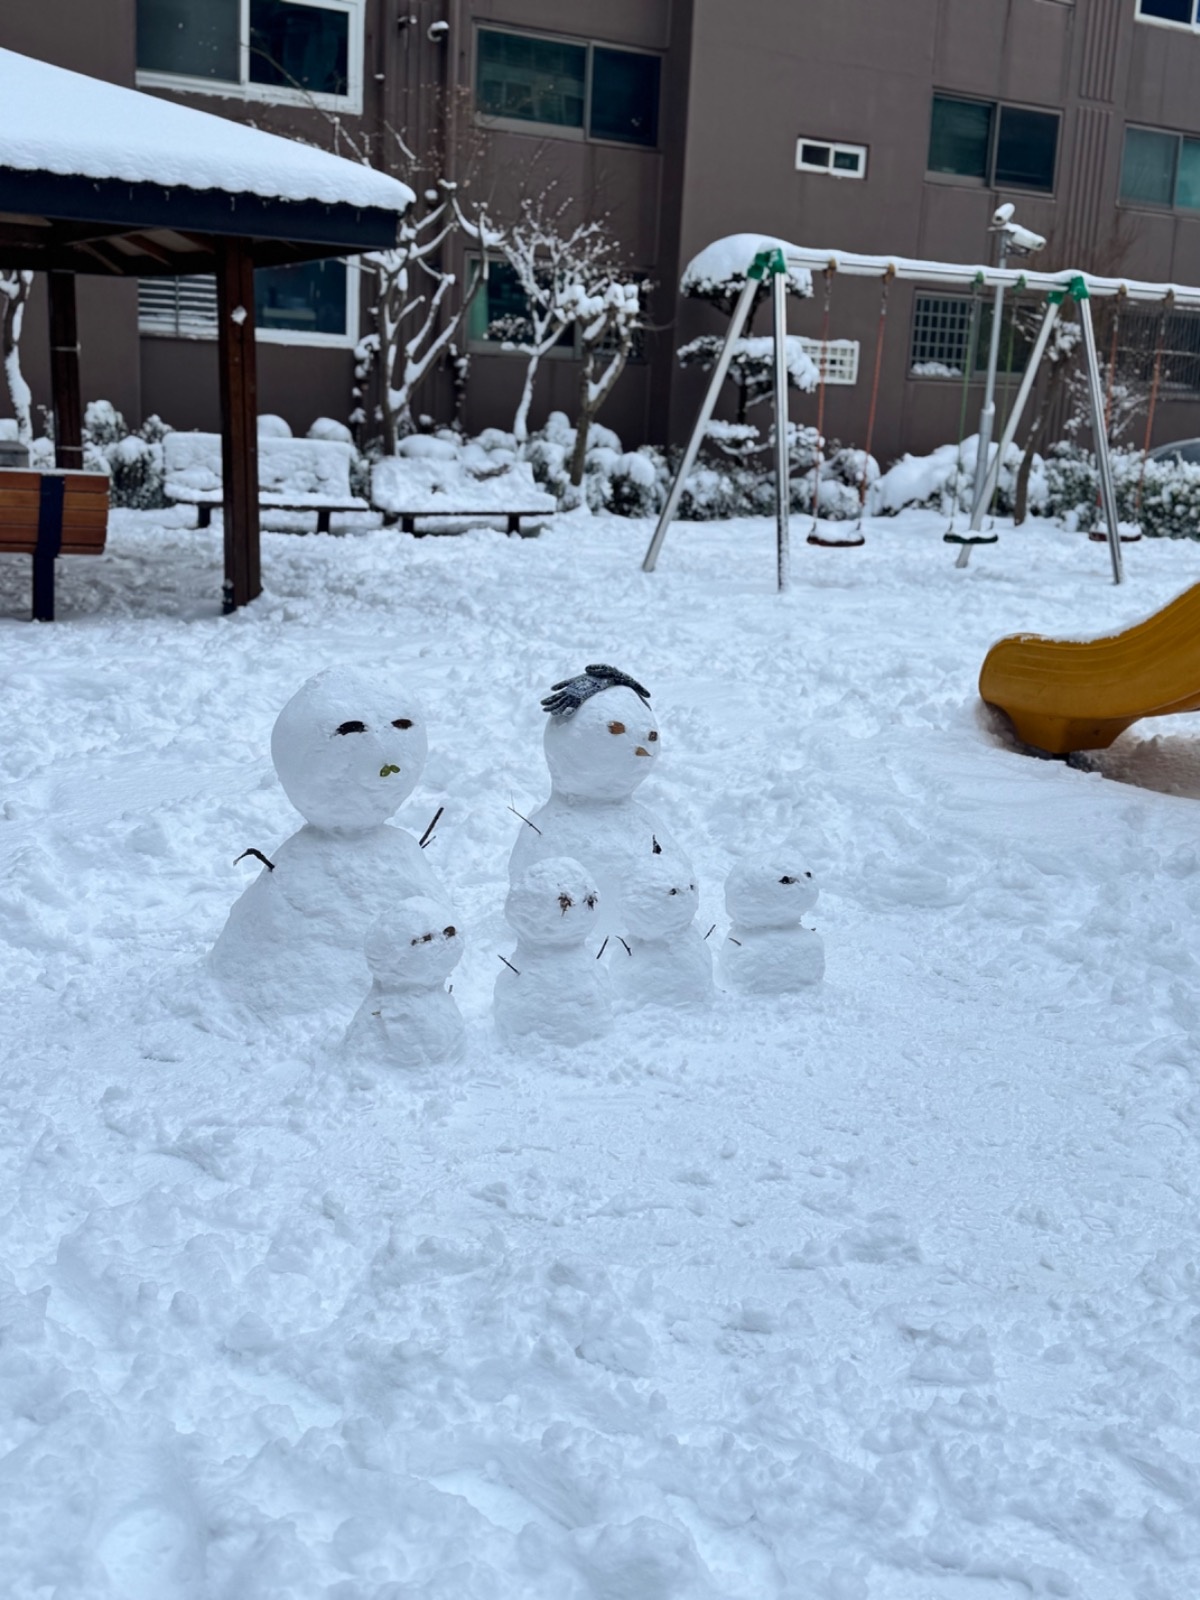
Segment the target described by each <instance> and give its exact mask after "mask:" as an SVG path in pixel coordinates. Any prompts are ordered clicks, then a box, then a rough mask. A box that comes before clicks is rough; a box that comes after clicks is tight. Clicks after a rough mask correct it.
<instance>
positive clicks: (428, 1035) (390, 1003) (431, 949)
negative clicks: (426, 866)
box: [346, 895, 463, 1070]
mask: <svg viewBox="0 0 1200 1600" xmlns="http://www.w3.org/2000/svg"><path fill="white" fill-rule="evenodd" d="M452 917H453V913H452V912H451V911H450V909H449V907H448V906H446V905H445V904H444V903H442V902H440V901H437V900H430V899H428V898H427V897H426V896H424V895H412V896H410V898H409V899H407V900H401V902H400V904H399V905H398V906H396V907H394V908H393V909H392V910H390V911H387V912H386V913H385V914H384V915H383V916H381V917H377V918H376V919H375V921H374V922H373V923H372V924H371V926H370V927H369V928H368V929H367V937H366V941H365V944H364V950H365V952H366V958H367V965H368V966H369V967H370V969H371V976H372V979H373V980H374V981H373V982H372V984H371V992H370V993H369V994H368V995H367V997H366V999H365V1000H364V1001H363V1003H362V1005H361V1006H359V1008H358V1012H357V1014H356V1016H355V1018H354V1021H353V1022H352V1023H351V1024H350V1027H349V1029H348V1030H347V1033H346V1049H347V1051H348V1053H350V1054H352V1055H355V1056H361V1057H368V1058H370V1059H372V1060H374V1061H378V1062H381V1063H386V1064H387V1065H389V1066H395V1067H407V1068H409V1069H410V1070H413V1069H416V1068H420V1067H428V1066H433V1065H436V1064H437V1063H439V1062H444V1061H453V1060H455V1059H456V1058H457V1057H458V1056H459V1055H460V1054H461V1052H462V1042H463V1020H462V1014H461V1013H460V1011H459V1009H458V1004H457V1002H456V1001H455V999H454V996H453V995H452V994H449V993H448V992H447V990H446V979H447V978H448V977H449V976H450V974H451V973H452V972H453V971H454V968H455V967H456V966H457V965H458V963H459V960H460V959H461V957H462V951H463V940H462V935H461V934H460V933H459V931H458V929H457V928H456V927H455V925H454V922H453V920H452Z"/></svg>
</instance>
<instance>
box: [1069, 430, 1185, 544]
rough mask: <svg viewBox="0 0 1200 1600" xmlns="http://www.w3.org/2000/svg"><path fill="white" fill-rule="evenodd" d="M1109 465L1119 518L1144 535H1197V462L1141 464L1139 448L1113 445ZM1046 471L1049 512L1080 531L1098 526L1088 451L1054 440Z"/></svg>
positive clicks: (1095, 476) (1096, 487) (1095, 478)
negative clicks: (1114, 446)
mask: <svg viewBox="0 0 1200 1600" xmlns="http://www.w3.org/2000/svg"><path fill="white" fill-rule="evenodd" d="M1112 469H1113V485H1114V487H1115V489H1116V491H1117V519H1118V521H1119V522H1121V523H1123V524H1129V525H1131V526H1137V527H1140V529H1141V531H1142V532H1143V533H1144V534H1145V535H1146V536H1147V538H1150V539H1200V466H1198V465H1196V464H1195V463H1192V462H1178V461H1147V462H1146V464H1145V468H1144V469H1143V466H1142V453H1141V451H1140V450H1114V451H1113V453H1112ZM1047 476H1048V478H1049V483H1050V507H1049V509H1050V513H1051V515H1053V516H1056V517H1058V518H1059V520H1060V521H1061V522H1063V523H1064V524H1065V525H1066V526H1067V527H1070V528H1078V529H1079V530H1080V531H1081V532H1085V533H1090V532H1091V531H1092V530H1093V529H1097V528H1102V527H1103V525H1104V519H1103V515H1102V513H1101V507H1100V476H1099V472H1098V471H1097V468H1096V460H1095V457H1094V456H1093V454H1092V452H1091V451H1090V450H1083V449H1081V448H1080V447H1079V446H1078V445H1076V444H1060V445H1056V446H1055V447H1054V449H1053V450H1052V451H1051V459H1050V465H1049V468H1048V473H1047Z"/></svg>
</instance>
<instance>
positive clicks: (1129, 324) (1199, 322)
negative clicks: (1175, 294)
mask: <svg viewBox="0 0 1200 1600" xmlns="http://www.w3.org/2000/svg"><path fill="white" fill-rule="evenodd" d="M1160 335H1161V337H1162V349H1163V354H1162V373H1161V379H1160V381H1161V384H1162V398H1163V399H1164V400H1169V399H1176V400H1192V399H1195V397H1196V396H1197V395H1200V311H1172V312H1169V313H1168V315H1167V319H1166V322H1165V324H1164V322H1163V316H1162V312H1161V311H1159V310H1153V309H1150V308H1142V307H1132V306H1131V307H1126V309H1125V310H1123V311H1122V312H1121V321H1120V329H1119V334H1118V338H1119V345H1118V349H1117V373H1118V375H1119V376H1121V377H1123V378H1127V379H1130V380H1132V381H1133V382H1135V383H1142V384H1149V383H1152V382H1153V380H1154V363H1155V359H1156V356H1157V352H1158V341H1159V337H1160Z"/></svg>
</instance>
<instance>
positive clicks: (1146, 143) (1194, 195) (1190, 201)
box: [1121, 128, 1200, 211]
mask: <svg viewBox="0 0 1200 1600" xmlns="http://www.w3.org/2000/svg"><path fill="white" fill-rule="evenodd" d="M1121 199H1122V200H1133V201H1135V202H1139V203H1140V204H1142V205H1151V206H1176V207H1177V208H1178V209H1179V210H1181V211H1200V139H1187V138H1185V137H1184V136H1183V135H1182V134H1178V133H1163V132H1161V131H1159V130H1158V129H1155V128H1126V130H1125V154H1124V157H1123V159H1122V161H1121Z"/></svg>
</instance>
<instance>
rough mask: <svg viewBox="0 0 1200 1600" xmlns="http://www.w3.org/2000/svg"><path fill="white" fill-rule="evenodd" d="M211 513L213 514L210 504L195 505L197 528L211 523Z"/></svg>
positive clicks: (205, 526)
mask: <svg viewBox="0 0 1200 1600" xmlns="http://www.w3.org/2000/svg"><path fill="white" fill-rule="evenodd" d="M212 514H213V508H212V507H211V506H209V505H199V506H197V507H196V526H197V527H198V528H207V527H209V526H210V525H211V523H212Z"/></svg>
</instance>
